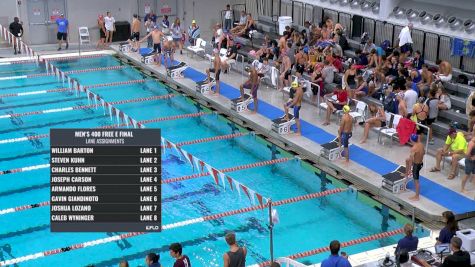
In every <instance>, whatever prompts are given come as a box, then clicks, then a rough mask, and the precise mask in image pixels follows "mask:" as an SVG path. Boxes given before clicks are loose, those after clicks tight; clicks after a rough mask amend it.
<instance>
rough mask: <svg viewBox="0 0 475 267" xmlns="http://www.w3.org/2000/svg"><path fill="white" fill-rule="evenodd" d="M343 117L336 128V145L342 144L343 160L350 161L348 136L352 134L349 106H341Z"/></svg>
mask: <svg viewBox="0 0 475 267" xmlns="http://www.w3.org/2000/svg"><path fill="white" fill-rule="evenodd" d="M343 113H344V114H343V117H342V118H341V123H340V128H339V129H338V146H342V145H343V152H344V156H345V162H346V163H347V164H348V163H349V162H350V149H349V145H350V138H351V136H352V135H353V118H352V117H351V115H350V107H349V106H348V105H345V106H343Z"/></svg>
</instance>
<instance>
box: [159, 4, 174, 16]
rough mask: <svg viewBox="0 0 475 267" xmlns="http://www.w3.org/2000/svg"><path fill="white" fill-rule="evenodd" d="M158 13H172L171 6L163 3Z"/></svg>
mask: <svg viewBox="0 0 475 267" xmlns="http://www.w3.org/2000/svg"><path fill="white" fill-rule="evenodd" d="M160 13H161V14H171V13H172V8H171V7H169V6H168V5H166V4H165V5H163V6H162V8H161V9H160Z"/></svg>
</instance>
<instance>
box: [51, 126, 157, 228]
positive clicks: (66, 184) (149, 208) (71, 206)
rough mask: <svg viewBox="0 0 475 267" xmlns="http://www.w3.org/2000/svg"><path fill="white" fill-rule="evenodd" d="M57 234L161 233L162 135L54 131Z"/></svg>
mask: <svg viewBox="0 0 475 267" xmlns="http://www.w3.org/2000/svg"><path fill="white" fill-rule="evenodd" d="M50 134H51V135H50V136H51V141H50V143H51V157H50V165H51V167H50V173H51V180H50V182H51V206H50V209H51V214H50V216H51V218H50V220H51V231H52V232H159V231H160V230H161V146H160V145H161V142H160V139H161V135H160V129H107V130H106V129H51V132H50Z"/></svg>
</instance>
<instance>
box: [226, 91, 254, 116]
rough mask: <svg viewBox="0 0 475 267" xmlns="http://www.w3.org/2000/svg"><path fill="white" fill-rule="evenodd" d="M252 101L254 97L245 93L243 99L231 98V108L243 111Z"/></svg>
mask: <svg viewBox="0 0 475 267" xmlns="http://www.w3.org/2000/svg"><path fill="white" fill-rule="evenodd" d="M253 102H254V99H253V98H252V97H251V96H250V95H248V94H245V95H244V100H240V101H239V98H235V99H233V100H232V102H231V108H232V109H233V110H235V111H236V112H238V113H239V112H243V111H246V110H248V108H247V106H249V105H250V104H252V103H253Z"/></svg>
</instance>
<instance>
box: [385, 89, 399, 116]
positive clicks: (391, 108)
mask: <svg viewBox="0 0 475 267" xmlns="http://www.w3.org/2000/svg"><path fill="white" fill-rule="evenodd" d="M398 105H399V103H398V101H397V99H396V94H394V93H390V94H389V95H388V96H386V98H384V101H383V106H384V110H385V111H387V112H391V113H394V114H398V113H399V109H398Z"/></svg>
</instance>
